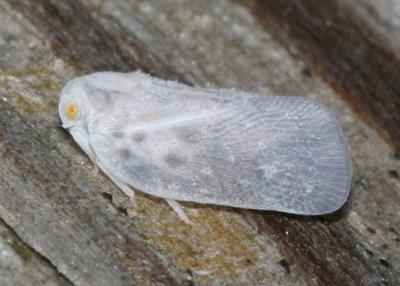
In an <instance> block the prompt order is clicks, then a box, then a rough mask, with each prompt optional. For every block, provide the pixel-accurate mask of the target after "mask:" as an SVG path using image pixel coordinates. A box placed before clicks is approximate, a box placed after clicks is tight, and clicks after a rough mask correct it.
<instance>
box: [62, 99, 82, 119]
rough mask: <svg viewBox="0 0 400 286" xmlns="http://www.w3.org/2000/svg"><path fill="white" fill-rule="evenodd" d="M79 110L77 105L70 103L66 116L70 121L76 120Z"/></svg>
mask: <svg viewBox="0 0 400 286" xmlns="http://www.w3.org/2000/svg"><path fill="white" fill-rule="evenodd" d="M78 112H79V108H78V105H77V104H76V103H73V102H72V103H68V104H67V106H66V107H65V114H66V115H67V117H68V118H69V119H75V118H76V117H77V116H78Z"/></svg>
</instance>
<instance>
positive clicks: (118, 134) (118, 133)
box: [112, 131, 125, 138]
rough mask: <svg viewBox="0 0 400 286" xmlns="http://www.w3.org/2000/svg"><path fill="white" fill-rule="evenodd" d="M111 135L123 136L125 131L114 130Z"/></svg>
mask: <svg viewBox="0 0 400 286" xmlns="http://www.w3.org/2000/svg"><path fill="white" fill-rule="evenodd" d="M112 136H114V137H115V138H124V137H125V133H124V132H123V131H114V132H113V133H112Z"/></svg>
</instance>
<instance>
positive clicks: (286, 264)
mask: <svg viewBox="0 0 400 286" xmlns="http://www.w3.org/2000/svg"><path fill="white" fill-rule="evenodd" d="M278 264H279V265H280V266H282V267H283V269H284V270H285V273H286V274H290V264H289V262H287V260H286V259H281V260H279V262H278Z"/></svg>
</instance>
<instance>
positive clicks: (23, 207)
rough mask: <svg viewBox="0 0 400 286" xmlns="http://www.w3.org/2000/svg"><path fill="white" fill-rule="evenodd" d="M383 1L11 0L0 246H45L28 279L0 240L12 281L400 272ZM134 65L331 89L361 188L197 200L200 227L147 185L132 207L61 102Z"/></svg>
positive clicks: (5, 41) (271, 280) (207, 280)
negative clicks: (282, 202) (77, 138)
mask: <svg viewBox="0 0 400 286" xmlns="http://www.w3.org/2000/svg"><path fill="white" fill-rule="evenodd" d="M375 5H376V6H373V5H371V4H370V3H369V2H367V1H356V2H353V1H339V0H337V1H336V0H335V1H326V2H325V1H324V4H321V3H320V1H319V5H317V1H315V2H314V1H265V2H264V1H259V2H258V1H228V0H224V1H221V0H218V1H211V0H207V1H186V2H185V1H176V0H166V1H156V0H154V1H151V0H150V1H133V0H129V1H125V0H114V1H101V0H80V1H55V0H37V1H33V0H32V1H29V0H21V1H16V0H6V1H2V2H0V18H1V19H2V21H3V22H4V23H6V24H5V25H2V26H1V27H0V54H1V55H2V57H1V58H0V150H1V155H0V164H1V168H0V218H1V219H2V221H3V222H4V223H3V224H4V225H5V226H4V227H3V228H4V229H5V231H0V234H1V237H0V241H1V242H2V243H1V244H0V246H1V245H10V244H7V243H5V242H7V241H8V239H9V238H8V237H10V235H11V236H12V237H13V239H15V240H16V241H18V244H19V245H22V247H23V248H24V249H27V250H28V251H29V253H31V254H30V256H29V257H35V258H34V259H35V260H34V261H35V263H30V264H29V263H26V261H25V260H24V259H26V258H18V259H22V261H24V265H26V266H25V267H27V268H26V269H29V270H27V271H29V273H33V274H32V276H31V277H32V278H31V280H29V279H30V276H29V275H25V276H18V275H15V281H11V280H9V279H8V278H7V279H8V280H6V277H10V275H7V276H6V275H2V273H6V272H7V271H15V273H16V274H17V272H16V271H17V270H16V269H17V268H16V267H12V265H13V264H12V263H14V262H12V261H17V260H18V259H17V255H18V254H15V253H16V252H15V251H14V252H12V251H10V250H7V249H10V248H4V247H3V248H2V249H1V251H0V262H1V264H0V284H1V285H24V283H25V282H26V281H30V282H31V285H42V284H40V283H41V280H40V279H46V280H47V281H48V283H49V285H70V284H72V285H398V284H399V283H400V281H399V277H400V258H399V257H400V238H399V233H400V217H399V213H400V197H399V191H400V180H399V175H398V174H399V173H400V161H399V160H398V159H397V158H396V152H397V150H398V146H399V145H398V138H399V134H398V128H397V129H396V126H399V124H398V120H399V117H398V116H399V114H400V113H399V106H398V104H399V102H398V96H397V93H398V86H397V85H398V83H397V81H396V78H395V76H396V72H397V70H398V64H397V59H398V58H399V49H398V48H397V46H396V44H397V43H396V41H390V40H389V39H388V38H387V36H385V35H384V33H383V32H382V31H390V29H392V30H393V29H394V28H393V27H394V26H393V25H394V24H391V25H389V24H388V23H396V22H395V19H394V17H395V16H397V14H396V13H395V12H392V13H390V14H384V15H383V14H382V13H383V12H384V11H387V10H388V9H391V10H392V11H396V9H394V8H393V7H397V8H399V5H398V4H396V2H393V7H391V6H385V7H382V6H381V5H378V4H375ZM399 9H400V8H399ZM366 11H369V13H370V14H368V13H367V12H366ZM371 11H372V12H371ZM397 11H399V10H397ZM366 13H367V14H366ZM371 13H372V14H371ZM367 15H375V18H374V19H378V17H382V18H379V19H385V21H383V20H381V21H378V20H376V21H375V20H372V19H369V18H368V19H367ZM332 23H333V24H332ZM282 44H283V45H282ZM285 46H286V48H285ZM135 69H142V70H143V71H146V72H149V73H151V74H152V75H154V76H158V77H162V78H166V79H177V80H179V81H181V82H185V83H189V84H193V85H210V86H213V87H235V88H241V89H245V90H252V91H258V92H262V93H265V94H270V93H277V94H287V95H306V96H309V97H311V98H313V99H316V100H318V101H320V102H322V103H324V104H325V105H326V106H328V108H330V109H331V110H332V112H333V113H334V114H335V115H336V117H337V118H338V119H339V121H340V122H341V124H342V126H343V127H344V131H345V133H346V136H347V137H348V139H349V144H350V146H351V148H352V155H353V165H354V176H353V186H352V193H351V198H350V200H349V202H348V203H347V204H346V206H345V207H344V208H343V209H342V210H341V211H339V212H338V213H335V214H333V215H330V216H325V217H312V218H310V217H298V216H289V215H285V214H277V213H272V212H253V211H247V210H237V209H232V208H223V207H214V206H201V205H196V204H185V205H184V208H185V211H186V212H187V213H188V215H189V216H190V217H191V219H192V220H193V221H194V223H195V226H194V227H191V226H189V225H185V224H183V223H182V222H181V221H180V220H179V219H178V218H177V217H176V215H175V214H174V213H173V212H172V211H171V210H170V209H169V208H168V206H167V205H166V204H165V203H164V202H163V201H162V200H160V199H157V198H153V197H150V196H146V195H143V194H140V193H138V195H137V197H138V198H137V199H138V203H139V212H138V214H136V215H134V214H132V213H131V212H130V210H129V209H127V205H128V201H127V199H126V197H125V196H124V195H123V194H121V192H120V191H119V190H118V188H116V187H115V186H114V185H113V184H112V183H111V182H110V180H109V179H108V178H107V177H105V176H104V175H103V174H100V175H99V176H98V177H97V178H96V179H95V180H93V179H92V170H93V165H92V164H91V163H90V162H89V160H88V158H86V156H84V154H83V153H82V152H81V151H80V150H79V147H78V146H76V145H75V144H74V142H73V140H72V139H71V138H70V136H69V134H67V132H65V131H64V130H62V129H61V128H60V126H59V124H60V122H59V119H58V114H57V109H56V107H57V103H58V93H59V90H60V88H61V87H62V85H63V83H64V82H65V81H66V80H68V79H70V78H73V77H75V76H77V75H80V74H83V73H88V72H93V71H98V70H118V71H129V70H135ZM319 77H321V78H322V79H323V80H325V81H326V82H327V83H328V84H329V85H327V84H325V83H323V82H322V81H321V80H320V79H319ZM343 99H344V100H343ZM361 102H362V103H361ZM354 111H356V112H354ZM360 114H361V115H362V117H360V116H359V115H360ZM383 139H386V141H385V140H383ZM386 142H390V143H391V145H388V144H387V143H386ZM3 228H0V230H1V229H3ZM3 249H6V250H7V251H8V252H7V251H4V250H3ZM7 253H10V254H7ZM7 255H8V256H7ZM9 256H11V257H14V258H13V259H12V260H10V262H9V264H7V263H4V262H5V261H7V257H9ZM30 259H31V258H30ZM35 265H37V267H36V266H35ZM43 269H46V270H43ZM26 273H28V272H26ZM43 273H44V274H43ZM8 274H9V273H8ZM41 277H45V278H41Z"/></svg>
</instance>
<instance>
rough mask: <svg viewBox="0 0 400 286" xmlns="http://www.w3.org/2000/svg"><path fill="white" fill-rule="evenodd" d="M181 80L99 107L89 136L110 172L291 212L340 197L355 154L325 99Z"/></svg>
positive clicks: (336, 204) (205, 197)
mask: <svg viewBox="0 0 400 286" xmlns="http://www.w3.org/2000/svg"><path fill="white" fill-rule="evenodd" d="M182 87H183V86H182V85H179V86H178V87H177V88H174V86H171V85H170V84H169V85H165V86H162V83H161V85H160V83H157V84H155V86H153V87H151V88H150V89H149V90H147V91H146V90H145V91H144V93H143V96H141V97H140V99H139V97H134V96H132V97H131V96H128V97H124V98H123V99H119V100H117V102H116V103H114V104H113V109H112V111H111V112H109V113H108V114H107V115H106V114H105V115H104V116H97V128H96V129H95V130H94V129H93V130H92V131H91V132H90V143H91V146H92V148H93V150H94V152H95V153H96V157H97V158H98V160H100V161H101V163H102V165H104V166H106V167H107V169H108V170H112V172H113V174H112V175H113V176H114V177H116V178H119V179H120V180H122V181H124V182H126V183H128V184H129V185H131V186H133V187H135V188H137V189H138V190H140V191H143V192H146V193H149V194H152V195H155V196H159V197H163V198H169V199H175V200H181V201H194V202H199V203H210V204H218V205H228V206H233V207H240V208H249V209H261V210H276V211H282V212H288V213H297V214H324V213H330V212H333V211H335V210H337V209H338V208H340V207H341V206H342V205H343V203H344V202H345V200H346V199H347V196H348V193H349V188H350V180H351V159H350V155H349V152H348V149H347V143H346V139H345V137H344V135H343V132H342V130H341V128H340V126H339V125H338V123H337V121H336V120H335V119H334V118H333V116H332V115H331V114H330V113H329V112H328V111H327V110H326V109H325V108H323V107H322V106H321V105H319V104H317V103H315V102H313V101H311V100H309V99H306V98H304V97H281V96H261V95H253V94H249V93H242V92H237V91H227V90H225V91H221V90H215V91H212V90H202V89H197V88H190V87H186V90H182Z"/></svg>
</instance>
